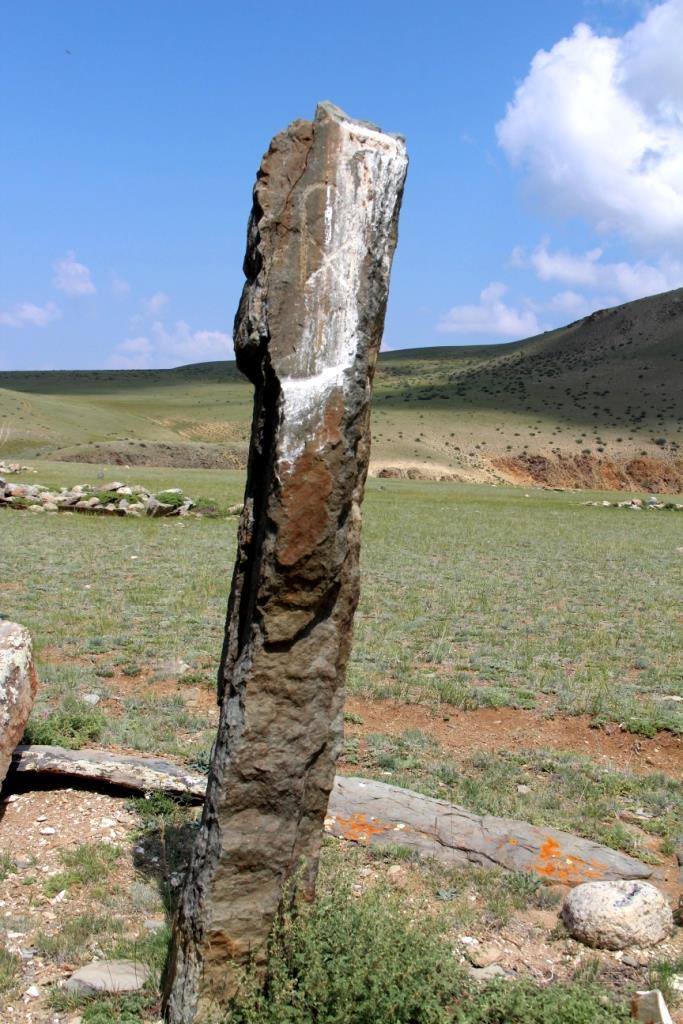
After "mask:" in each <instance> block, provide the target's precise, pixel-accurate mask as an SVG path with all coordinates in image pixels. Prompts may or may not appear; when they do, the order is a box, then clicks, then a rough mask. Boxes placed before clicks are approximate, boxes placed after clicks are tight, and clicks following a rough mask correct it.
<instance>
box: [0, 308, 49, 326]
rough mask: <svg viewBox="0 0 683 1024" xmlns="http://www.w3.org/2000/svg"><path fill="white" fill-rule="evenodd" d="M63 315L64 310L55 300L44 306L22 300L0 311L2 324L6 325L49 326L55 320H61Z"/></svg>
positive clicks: (0, 322)
mask: <svg viewBox="0 0 683 1024" xmlns="http://www.w3.org/2000/svg"><path fill="white" fill-rule="evenodd" d="M61 315H62V311H61V309H60V308H59V306H58V305H57V304H56V303H55V302H48V303H46V304H45V305H44V306H35V305H34V304H33V303H32V302H22V303H20V304H19V305H17V306H14V307H13V308H12V309H8V310H6V311H5V312H4V313H0V324H3V325H4V326H5V327H27V326H31V327H47V325H48V324H49V323H52V321H53V320H59V318H60V316H61Z"/></svg>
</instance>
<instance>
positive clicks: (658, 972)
mask: <svg viewBox="0 0 683 1024" xmlns="http://www.w3.org/2000/svg"><path fill="white" fill-rule="evenodd" d="M681 974H683V956H679V957H678V958H677V959H675V960H655V961H654V962H651V963H650V965H649V969H648V975H649V984H650V986H651V987H652V988H658V989H660V990H661V993H662V995H663V996H664V999H665V1001H666V1003H667V1005H668V1006H676V1005H677V1004H678V1003H680V1002H681V994H680V992H679V991H677V990H676V989H674V988H673V986H672V984H671V982H672V980H673V978H674V977H675V976H676V975H679V976H680V975H681Z"/></svg>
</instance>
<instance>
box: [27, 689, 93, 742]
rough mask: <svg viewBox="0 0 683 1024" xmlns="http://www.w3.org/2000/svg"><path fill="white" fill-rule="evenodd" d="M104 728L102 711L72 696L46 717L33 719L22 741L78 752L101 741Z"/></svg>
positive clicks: (37, 716) (29, 722) (28, 724)
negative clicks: (96, 741) (66, 748)
mask: <svg viewBox="0 0 683 1024" xmlns="http://www.w3.org/2000/svg"><path fill="white" fill-rule="evenodd" d="M105 725H106V718H105V716H104V714H103V713H102V712H101V711H97V710H96V708H93V707H91V705H90V704H86V703H85V701H83V700H79V699H78V698H77V697H72V696H69V697H65V698H64V700H63V702H62V704H61V705H60V707H58V708H57V709H56V710H55V711H52V712H50V713H49V714H48V715H47V716H45V717H42V718H41V717H40V716H39V715H36V716H34V717H31V719H30V720H29V721H28V722H27V723H26V729H25V730H24V740H23V742H24V743H41V744H46V745H48V746H54V747H70V748H72V749H74V750H77V749H78V748H79V747H82V746H84V745H85V744H86V743H90V742H93V741H94V740H97V739H99V738H100V735H101V733H102V730H103V729H104V727H105Z"/></svg>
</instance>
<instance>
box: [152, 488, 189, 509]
mask: <svg viewBox="0 0 683 1024" xmlns="http://www.w3.org/2000/svg"><path fill="white" fill-rule="evenodd" d="M156 498H157V501H160V502H161V503H162V504H163V505H173V508H178V507H179V506H180V505H182V504H183V502H184V501H185V498H184V496H183V495H182V494H176V493H175V491H161V493H160V494H157V496H156Z"/></svg>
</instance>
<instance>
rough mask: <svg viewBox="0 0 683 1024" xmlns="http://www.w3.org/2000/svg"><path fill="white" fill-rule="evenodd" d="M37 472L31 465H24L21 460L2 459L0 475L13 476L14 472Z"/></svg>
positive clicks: (0, 461)
mask: <svg viewBox="0 0 683 1024" xmlns="http://www.w3.org/2000/svg"><path fill="white" fill-rule="evenodd" d="M31 472H33V473H35V469H34V470H31V467H30V466H23V465H22V464H21V462H3V461H2V460H0V476H12V475H13V474H14V473H31Z"/></svg>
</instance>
